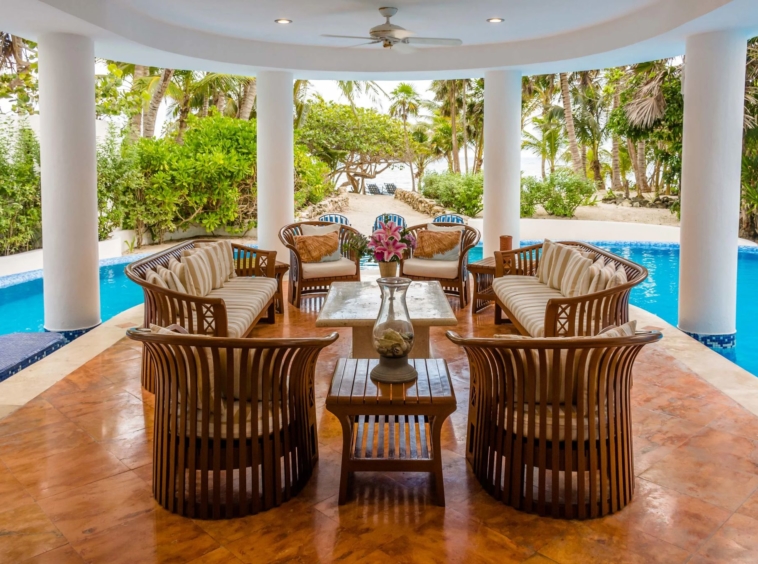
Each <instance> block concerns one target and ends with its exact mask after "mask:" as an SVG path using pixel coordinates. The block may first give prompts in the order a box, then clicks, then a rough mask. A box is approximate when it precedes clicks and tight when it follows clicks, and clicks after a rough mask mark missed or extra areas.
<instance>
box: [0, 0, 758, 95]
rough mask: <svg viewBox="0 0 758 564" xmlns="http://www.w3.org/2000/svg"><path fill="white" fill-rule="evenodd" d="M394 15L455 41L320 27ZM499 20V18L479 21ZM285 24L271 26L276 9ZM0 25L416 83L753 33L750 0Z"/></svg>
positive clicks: (432, 6)
mask: <svg viewBox="0 0 758 564" xmlns="http://www.w3.org/2000/svg"><path fill="white" fill-rule="evenodd" d="M385 2H392V3H393V4H394V5H395V6H396V7H397V8H399V12H398V14H397V15H396V16H395V17H394V18H393V23H396V24H397V25H401V26H403V27H405V28H407V29H409V30H411V31H413V32H415V33H416V35H418V36H422V37H453V38H459V39H461V40H462V41H463V45H462V46H460V47H428V48H419V49H417V50H416V51H415V52H413V53H411V54H401V53H399V52H397V51H396V50H394V49H393V50H388V49H382V48H381V47H379V46H370V47H361V48H357V49H354V48H350V47H349V46H350V45H352V44H353V42H352V41H348V40H345V41H343V40H339V39H325V38H322V37H320V36H321V35H322V34H345V35H364V34H366V33H367V32H368V30H369V29H370V28H371V27H373V26H374V25H377V24H380V23H382V21H383V20H382V18H381V16H380V15H379V13H378V11H377V10H378V8H379V7H380V6H382V5H383V4H384V3H385ZM495 16H499V17H503V18H504V19H505V21H504V22H503V23H502V24H498V25H493V24H489V23H487V22H486V21H485V20H486V19H487V18H489V17H495ZM280 17H284V18H289V19H292V20H293V21H294V23H293V24H291V25H277V24H275V23H274V21H273V20H274V19H276V18H280ZM0 29H3V30H4V31H7V32H12V33H16V34H18V35H21V36H23V37H28V38H29V39H36V38H38V37H39V36H40V35H41V34H44V33H48V32H52V31H58V32H69V33H79V34H85V35H88V36H90V37H92V38H93V39H94V40H95V53H96V54H97V56H99V57H103V58H108V59H115V60H120V61H129V62H134V63H138V64H145V65H153V66H163V67H173V68H180V69H196V70H212V71H218V72H228V73H235V74H243V75H254V74H255V73H257V72H258V71H260V70H265V69H286V70H291V71H292V72H294V74H295V76H296V77H298V78H310V79H335V78H341V79H377V80H414V79H415V80H422V79H432V78H454V77H466V76H468V77H473V76H480V75H482V74H483V72H484V71H485V70H487V69H492V68H510V69H518V70H520V71H522V72H524V73H526V74H536V73H546V72H562V71H574V70H585V69H592V68H603V67H608V66H615V65H622V64H631V63H635V62H640V61H647V60H651V59H656V58H663V57H671V56H677V55H681V54H683V53H684V45H685V41H686V38H687V37H688V36H689V35H692V34H695V33H703V32H707V31H714V30H722V29H729V30H735V31H736V32H738V33H742V34H743V35H744V36H745V37H746V38H747V37H748V36H750V35H758V0H402V1H400V0H21V1H19V0H0Z"/></svg>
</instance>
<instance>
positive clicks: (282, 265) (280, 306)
mask: <svg viewBox="0 0 758 564" xmlns="http://www.w3.org/2000/svg"><path fill="white" fill-rule="evenodd" d="M289 269H290V265H288V264H287V263H286V262H280V261H276V267H275V270H274V272H275V273H276V296H275V297H274V304H275V306H274V307H275V308H276V313H284V292H283V291H282V278H284V275H285V274H287V271H288V270H289Z"/></svg>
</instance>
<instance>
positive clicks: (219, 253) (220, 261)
mask: <svg viewBox="0 0 758 564" xmlns="http://www.w3.org/2000/svg"><path fill="white" fill-rule="evenodd" d="M198 252H200V253H203V254H205V258H206V259H207V260H208V265H209V266H210V267H211V279H212V282H211V285H212V286H213V289H214V290H215V289H217V288H221V286H223V285H224V282H226V280H227V274H228V272H229V268H228V267H227V266H226V260H225V258H226V257H225V255H224V252H223V250H222V249H221V247H219V246H218V245H216V243H212V244H210V245H203V246H202V247H200V250H199V251H198Z"/></svg>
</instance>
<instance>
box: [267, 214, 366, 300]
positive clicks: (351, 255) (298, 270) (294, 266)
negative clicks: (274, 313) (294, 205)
mask: <svg viewBox="0 0 758 564" xmlns="http://www.w3.org/2000/svg"><path fill="white" fill-rule="evenodd" d="M303 225H333V223H332V222H329V221H301V222H298V223H291V224H290V225H285V226H284V227H282V228H281V230H280V231H279V240H280V241H281V242H282V244H283V245H284V246H285V247H287V248H288V249H289V251H290V271H289V294H288V297H289V302H290V303H291V304H293V305H294V306H295V307H297V308H299V307H300V305H301V301H302V297H303V296H306V295H310V294H324V293H326V292H328V291H329V287H330V286H331V284H332V282H336V281H339V282H356V281H360V279H361V270H360V267H361V265H360V257H359V256H358V255H357V254H356V253H355V252H353V251H351V250H350V249H348V248H347V243H348V242H349V241H350V239H351V238H352V237H354V236H359V235H360V233H359V232H358V230H357V229H355V228H354V227H351V226H349V225H342V224H340V232H339V240H340V241H339V245H340V252H341V254H342V256H343V257H344V258H347V259H350V260H352V261H353V262H354V263H355V274H354V275H350V276H339V277H332V278H313V279H305V278H303V262H302V260H301V259H300V254H299V253H298V252H297V248H296V247H295V237H296V236H298V235H302V234H303V230H302V226H303Z"/></svg>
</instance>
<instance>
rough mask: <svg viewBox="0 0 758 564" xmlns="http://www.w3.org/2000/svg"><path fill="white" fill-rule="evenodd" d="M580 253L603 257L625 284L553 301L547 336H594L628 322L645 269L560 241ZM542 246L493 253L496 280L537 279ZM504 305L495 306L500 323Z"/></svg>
mask: <svg viewBox="0 0 758 564" xmlns="http://www.w3.org/2000/svg"><path fill="white" fill-rule="evenodd" d="M560 244H562V245H570V246H572V247H575V248H576V249H577V250H579V251H580V252H586V253H589V254H591V255H592V256H593V257H594V258H595V260H597V258H602V259H603V261H604V263H605V264H606V265H608V264H613V266H614V268H615V269H618V268H623V269H624V271H625V272H626V277H627V282H626V283H625V284H619V285H618V286H614V287H613V288H609V289H607V290H603V291H602V292H595V293H592V294H586V295H583V296H577V297H574V298H564V299H562V300H552V301H551V304H552V306H550V305H549V306H548V309H547V311H546V312H545V336H546V337H572V336H582V335H585V336H587V335H597V334H598V333H600V331H602V330H603V328H605V327H608V326H610V325H623V324H624V323H626V322H627V321H629V297H630V295H631V291H632V288H634V287H635V286H637V285H638V284H640V283H642V282H643V281H644V280H645V279H646V278H647V276H648V271H647V269H646V268H645V267H644V266H642V265H641V264H637V263H635V262H632V261H630V260H627V259H625V258H623V257H620V256H618V255H616V254H614V253H611V252H610V251H606V250H605V249H601V248H600V247H596V246H595V245H591V244H590V243H584V242H581V241H560ZM542 247H543V243H540V244H537V245H530V246H528V247H521V248H520V249H513V250H510V251H496V252H495V277H496V278H499V277H500V276H504V275H507V274H516V275H520V276H536V275H537V269H538V268H539V264H540V260H541V258H542ZM500 310H504V306H503V304H502V303H500V301H499V300H498V301H497V303H496V307H495V322H496V323H498V322H499V321H500V319H499V317H500V315H501V313H500Z"/></svg>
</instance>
